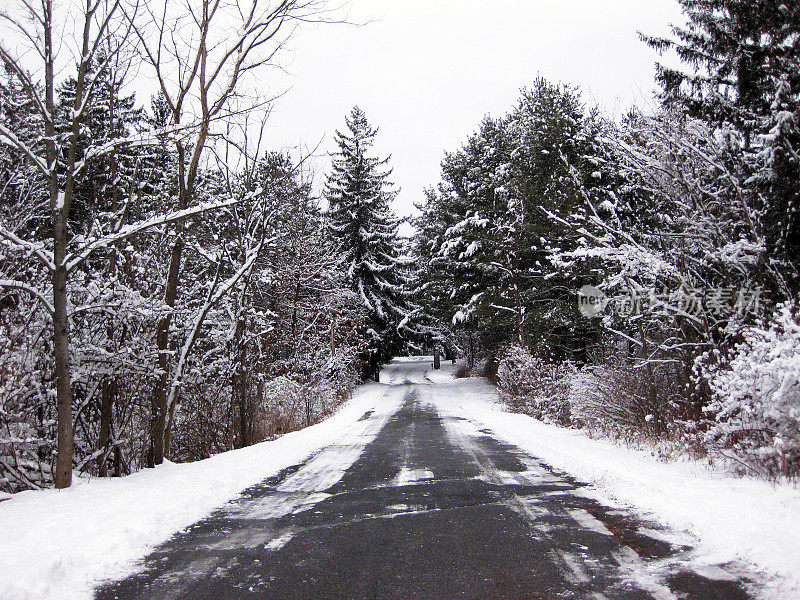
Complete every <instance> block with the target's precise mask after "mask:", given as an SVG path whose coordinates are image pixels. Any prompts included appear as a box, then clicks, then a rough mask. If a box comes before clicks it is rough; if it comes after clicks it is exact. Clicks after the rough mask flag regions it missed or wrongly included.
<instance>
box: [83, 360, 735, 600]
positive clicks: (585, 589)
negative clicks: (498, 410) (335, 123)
mask: <svg viewBox="0 0 800 600" xmlns="http://www.w3.org/2000/svg"><path fill="white" fill-rule="evenodd" d="M427 367H428V365H427V363H423V362H419V363H406V364H400V365H394V366H393V367H391V368H393V369H394V370H393V371H391V372H390V373H389V375H390V377H388V378H387V379H389V380H390V382H389V383H388V384H387V385H385V386H383V387H385V391H384V392H382V393H383V396H384V397H386V398H390V397H392V395H397V396H396V397H397V401H396V406H398V407H399V408H398V409H397V410H393V411H391V412H390V414H382V413H381V412H380V411H378V410H376V411H368V412H367V413H365V414H364V415H363V416H362V417H361V418H360V419H359V422H358V423H355V424H354V428H353V430H352V431H351V432H349V435H345V434H346V433H347V432H343V437H342V443H341V444H336V445H333V446H329V447H327V448H325V449H323V450H322V451H321V452H319V453H318V454H317V455H315V456H313V457H311V458H310V459H309V460H307V461H306V462H305V463H303V464H302V465H297V466H295V467H292V468H290V469H287V470H286V471H284V472H282V473H280V474H279V475H278V476H276V477H273V478H270V479H267V480H266V481H264V482H262V483H261V484H259V485H257V486H254V487H252V488H250V489H248V490H246V491H245V492H244V493H243V494H242V495H241V497H240V498H238V499H236V500H235V501H232V502H231V503H229V504H227V505H225V506H223V507H221V508H220V509H218V510H217V511H215V512H214V513H213V514H212V515H210V516H209V517H208V518H206V519H204V520H202V521H200V522H198V523H196V524H195V525H193V526H191V527H189V528H188V529H186V530H185V531H183V532H180V533H178V534H176V535H175V536H174V537H173V538H172V539H171V540H169V541H168V542H167V543H165V544H163V545H162V546H161V547H159V548H157V549H156V551H154V552H153V553H152V554H151V555H150V556H148V557H147V558H146V559H144V560H143V561H142V564H141V567H140V570H139V572H138V573H137V574H135V575H133V576H130V577H128V578H127V579H124V580H122V581H119V582H113V583H108V584H106V585H105V586H103V587H101V588H99V589H98V590H97V591H96V598H97V599H98V600H108V599H112V598H114V599H134V598H136V599H147V600H177V599H198V600H199V599H207V600H223V599H254V598H270V599H276V600H278V599H280V600H292V599H312V598H313V599H323V600H334V599H348V600H360V599H387V600H388V599H397V600H418V599H436V600H443V599H456V598H459V599H460V598H464V599H475V600H478V599H506V600H512V599H519V600H522V599H526V600H527V599H537V600H543V599H578V598H581V599H583V598H586V599H591V600H603V599H608V600H612V599H626V600H628V599H629V600H638V599H655V600H690V599H704V600H705V599H719V600H740V599H745V598H749V596H748V595H747V593H746V592H745V591H744V588H743V586H742V584H741V583H740V582H739V581H738V580H737V578H736V577H735V576H732V575H730V574H729V573H728V572H726V571H725V570H723V569H721V568H719V567H708V566H707V565H706V566H702V567H701V566H699V565H693V564H692V561H691V559H690V558H689V557H690V556H691V549H690V548H688V547H686V546H683V545H681V544H679V543H675V541H674V538H673V537H671V535H670V532H669V531H667V530H664V529H663V528H661V527H659V526H658V525H657V524H655V523H650V522H644V521H642V520H640V519H639V518H637V517H636V516H634V515H633V514H631V513H629V512H626V511H623V510H619V509H616V510H614V509H611V508H607V507H604V506H602V505H600V504H598V503H597V502H596V501H594V500H592V499H591V498H590V497H589V495H588V494H586V493H584V490H583V488H584V487H585V485H584V484H582V483H580V482H577V481H575V480H573V479H571V478H570V477H568V476H566V475H565V474H563V473H559V472H555V471H554V470H553V469H551V468H549V467H548V466H547V465H546V464H543V463H542V462H541V461H539V460H537V459H536V458H535V457H532V456H529V455H527V454H525V453H523V452H522V451H520V450H519V449H517V448H515V447H512V446H509V445H507V444H505V443H503V442H501V441H499V440H497V439H496V438H495V437H493V435H492V432H491V431H489V430H480V429H476V427H479V426H476V424H474V423H471V422H469V421H467V420H466V419H464V418H463V417H459V416H458V415H453V414H448V413H443V412H442V411H439V410H437V407H436V404H435V402H430V401H429V400H430V398H432V397H433V396H434V395H435V390H436V384H432V383H430V382H427V381H426V380H425V378H424V372H425V369H426V368H427ZM411 381H417V382H418V383H411ZM376 389H378V390H379V391H378V392H376V393H378V394H379V395H380V394H381V392H380V389H381V388H376ZM387 401H388V400H387ZM676 493H679V491H678V490H676ZM670 540H672V541H670Z"/></svg>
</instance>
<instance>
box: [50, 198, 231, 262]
mask: <svg viewBox="0 0 800 600" xmlns="http://www.w3.org/2000/svg"><path fill="white" fill-rule="evenodd" d="M246 198H247V196H245V197H242V198H231V199H228V200H223V201H221V202H204V203H202V204H198V205H197V206H194V207H192V208H185V209H183V210H177V211H173V212H170V213H167V214H165V215H158V216H156V217H151V218H150V219H145V220H144V221H140V222H138V223H132V224H130V225H125V226H124V227H122V228H120V230H119V231H117V232H115V233H112V234H109V235H106V236H103V237H101V238H98V239H96V240H95V241H93V242H91V243H90V244H88V245H86V246H85V247H84V248H83V249H82V250H81V251H80V252H78V253H77V254H70V255H68V256H67V260H66V261H65V262H66V265H67V272H68V273H71V272H72V271H74V270H75V269H76V268H78V266H80V264H81V263H82V262H83V261H85V260H86V259H87V258H89V256H91V254H92V253H93V252H94V251H95V250H98V249H100V248H107V247H108V246H110V245H111V244H114V243H116V242H119V241H121V240H124V239H126V238H129V237H131V236H134V235H136V234H138V233H141V232H143V231H147V230H148V229H152V228H153V227H158V226H159V225H166V224H168V223H172V222H174V221H179V220H181V219H185V218H187V217H191V216H193V215H197V214H200V213H204V212H208V211H210V210H219V209H221V208H225V207H226V206H233V205H235V204H239V203H240V202H242V201H244V200H245V199H246Z"/></svg>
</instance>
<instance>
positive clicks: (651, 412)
mask: <svg viewBox="0 0 800 600" xmlns="http://www.w3.org/2000/svg"><path fill="white" fill-rule="evenodd" d="M679 395H680V390H679V386H678V383H677V381H676V380H675V378H674V376H671V375H669V374H666V373H660V372H658V371H657V370H653V371H648V370H647V369H645V368H643V367H641V366H638V365H635V364H605V365H597V366H592V367H584V368H583V369H582V370H581V371H579V372H577V373H576V374H575V375H574V376H573V377H572V379H571V395H570V404H571V405H572V411H573V419H574V420H575V422H576V424H578V425H580V426H585V427H588V428H589V429H591V430H593V431H595V432H599V433H602V434H603V435H606V436H611V437H614V438H617V439H624V440H626V441H627V442H629V443H636V442H639V441H643V440H644V441H647V442H650V443H653V442H656V441H667V440H669V441H672V442H676V441H677V440H678V438H679V437H680V435H679V433H680V431H682V425H681V424H682V422H683V421H682V419H681V418H680V417H681V414H680V413H681V406H682V405H681V403H680V402H679V401H678V398H679Z"/></svg>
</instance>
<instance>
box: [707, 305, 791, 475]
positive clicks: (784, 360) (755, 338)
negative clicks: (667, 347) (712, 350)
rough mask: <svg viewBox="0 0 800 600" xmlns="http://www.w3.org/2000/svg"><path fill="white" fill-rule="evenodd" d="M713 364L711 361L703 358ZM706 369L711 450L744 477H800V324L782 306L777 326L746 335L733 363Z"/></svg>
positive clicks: (755, 328) (787, 307) (777, 318)
mask: <svg viewBox="0 0 800 600" xmlns="http://www.w3.org/2000/svg"><path fill="white" fill-rule="evenodd" d="M703 358H704V360H705V361H707V362H708V361H709V359H710V358H713V357H709V356H705V357H703ZM720 362H722V365H721V366H719V367H716V368H712V369H705V370H704V373H705V375H706V376H707V377H708V380H709V384H710V386H711V389H712V391H713V394H714V399H713V401H712V403H711V404H710V405H709V406H708V407H707V408H706V409H705V411H706V413H707V414H708V416H709V418H710V419H711V420H712V422H713V424H712V426H711V428H710V430H709V431H708V433H707V441H708V443H709V444H710V446H711V448H712V449H714V450H716V451H717V452H718V453H719V454H720V455H721V456H723V457H724V458H725V459H727V460H728V462H730V463H731V464H732V465H733V466H734V468H735V469H737V470H738V471H740V472H742V473H743V474H745V473H750V474H758V475H762V476H767V477H771V478H775V477H781V476H785V477H789V478H795V479H796V478H798V476H800V320H798V316H797V307H796V305H792V304H790V303H787V304H784V305H782V306H780V307H779V308H778V310H777V312H776V314H775V317H774V319H773V322H772V323H771V325H769V326H765V327H750V328H747V329H746V330H745V331H744V342H742V343H741V344H740V345H738V346H737V347H736V350H735V352H734V355H733V357H732V359H731V360H730V361H729V362H727V364H725V361H720Z"/></svg>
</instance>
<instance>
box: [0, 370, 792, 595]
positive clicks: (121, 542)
mask: <svg viewBox="0 0 800 600" xmlns="http://www.w3.org/2000/svg"><path fill="white" fill-rule="evenodd" d="M426 363H427V365H426ZM429 365H430V357H426V358H420V359H417V360H408V359H406V360H398V361H396V362H395V363H393V364H391V365H388V366H387V367H386V369H385V370H384V372H383V374H382V382H383V383H382V384H374V383H369V384H367V385H365V386H362V387H361V388H360V389H359V390H358V392H357V393H356V395H355V397H354V398H353V399H352V400H350V401H349V402H347V403H346V404H345V405H344V406H343V407H342V408H341V409H340V410H339V411H338V412H337V413H336V414H335V415H334V416H333V417H331V418H330V419H328V420H327V421H325V422H323V423H320V424H318V425H314V426H313V427H309V428H307V429H304V430H302V431H298V432H294V433H291V434H287V435H285V436H283V437H282V438H280V439H278V440H276V441H273V442H266V443H263V444H258V445H255V446H251V447H249V448H245V449H242V450H234V451H231V452H227V453H224V454H220V455H218V456H215V457H212V458H210V459H207V460H204V461H199V462H196V463H191V464H184V465H176V464H165V465H162V466H161V467H159V468H157V469H150V470H145V471H142V472H140V473H137V474H135V475H132V476H130V477H126V478H122V479H110V480H99V479H95V480H92V481H89V482H80V483H79V484H78V485H76V486H74V487H73V488H71V489H68V490H62V491H56V490H46V491H38V492H24V493H21V494H16V495H15V496H13V497H12V498H11V499H9V500H6V501H0V540H2V542H0V598H2V599H3V600H17V599H28V598H31V599H44V598H47V599H69V600H73V599H83V598H90V597H91V590H92V587H93V585H94V584H96V583H97V582H99V581H101V580H103V579H107V578H119V577H122V576H124V575H126V574H128V573H130V572H131V571H132V570H133V569H134V568H135V566H136V561H137V560H138V559H139V558H141V557H143V556H144V555H146V554H147V553H148V552H149V551H150V550H151V549H152V548H153V547H155V546H156V545H158V544H159V543H161V542H163V541H165V540H166V539H168V538H169V537H170V536H171V535H172V534H173V533H174V532H176V531H179V530H181V529H183V528H184V527H186V526H187V525H190V524H191V523H194V522H195V521H197V520H199V519H201V518H203V517H204V516H206V515H208V514H209V513H210V512H211V511H212V510H213V509H215V508H217V507H220V506H221V505H223V504H225V503H226V502H227V501H229V500H231V499H233V498H235V497H236V496H238V495H239V493H240V492H241V491H242V490H244V489H245V488H247V487H249V486H250V485H252V484H255V483H258V482H260V481H262V480H263V479H265V478H267V477H269V476H271V475H273V474H275V473H277V472H279V471H280V470H281V469H283V468H285V467H288V466H291V465H294V464H298V463H300V462H303V461H305V460H306V459H308V458H309V457H311V456H314V458H313V459H311V460H310V461H308V462H307V463H306V466H305V467H304V470H301V471H298V472H297V473H296V474H295V475H294V476H293V479H292V481H293V482H294V483H295V484H297V485H299V486H301V487H303V481H305V479H304V478H308V480H309V481H311V480H312V479H314V480H315V481H316V479H319V477H320V476H321V475H322V474H324V478H323V479H324V480H325V482H326V485H329V484H331V483H334V482H335V481H337V480H338V478H340V477H341V476H342V474H343V473H344V471H345V470H346V469H347V468H348V467H349V466H350V465H351V464H352V463H353V462H354V461H355V460H356V459H357V458H358V456H359V455H360V453H361V451H363V448H364V446H365V445H366V444H367V443H369V441H371V440H372V439H373V438H374V436H375V435H376V434H377V432H378V430H379V429H380V427H381V426H382V425H383V424H384V423H385V422H386V420H388V418H389V417H390V416H391V415H392V414H393V413H394V412H395V411H396V410H397V409H398V407H399V406H400V404H401V402H402V398H403V396H404V394H405V392H406V391H407V388H405V386H404V385H403V384H404V383H407V382H409V383H418V384H428V383H431V384H432V385H431V388H430V392H429V393H428V392H426V393H425V394H423V398H424V401H428V402H432V403H433V404H434V405H435V406H436V408H437V410H439V411H440V412H441V413H444V414H448V413H450V414H454V415H458V416H461V417H466V418H468V419H469V420H470V421H472V422H473V423H474V424H475V425H477V426H479V427H488V428H490V429H491V430H492V431H493V432H494V433H495V435H496V436H497V437H498V438H500V439H502V440H505V441H507V442H509V443H511V444H514V445H516V446H518V447H520V448H521V449H523V450H525V451H526V452H528V453H530V454H531V455H533V456H535V457H537V458H538V459H540V460H542V461H544V462H545V463H548V464H549V465H551V466H552V467H555V468H556V469H560V470H562V471H565V472H567V473H570V474H572V475H574V476H575V477H577V478H579V479H582V480H584V481H587V482H592V483H594V485H593V486H589V488H588V493H590V494H592V495H594V496H595V497H596V498H597V499H598V500H600V501H602V502H606V503H609V504H612V505H613V504H618V505H624V506H628V507H632V508H634V509H636V510H638V511H639V512H640V513H641V514H643V515H644V516H648V517H651V518H653V519H654V520H657V521H659V522H660V523H662V524H664V525H667V526H670V527H672V528H673V529H674V530H676V531H677V532H678V534H679V535H681V536H686V539H688V540H690V541H691V542H692V543H693V544H694V545H695V547H696V551H695V557H694V558H695V559H699V560H703V559H705V560H707V562H708V563H709V564H710V565H713V564H719V563H726V562H729V561H737V562H744V563H747V564H749V565H750V566H752V567H754V568H755V569H757V570H759V571H761V573H763V575H764V577H763V579H764V580H765V581H768V582H769V583H768V584H767V587H766V588H765V589H764V590H763V595H764V597H765V598H770V599H771V600H779V599H780V600H788V599H791V598H800V490H798V489H797V488H794V487H790V486H773V485H770V484H768V483H765V482H762V481H753V480H744V479H737V478H733V477H728V476H725V475H724V474H721V473H714V472H710V471H709V470H707V468H706V467H705V466H703V465H700V464H696V463H691V462H681V463H662V462H659V461H658V460H656V459H655V458H654V457H652V456H651V455H650V454H649V453H647V452H644V451H636V450H631V449H628V448H625V447H622V446H618V445H616V444H613V443H610V442H606V441H598V440H593V439H590V438H588V437H587V436H586V435H584V434H583V433H581V432H578V431H573V430H566V429H561V428H558V427H554V426H550V425H546V424H543V423H541V422H538V421H536V420H534V419H532V418H530V417H527V416H524V415H518V414H512V413H509V412H506V411H505V410H503V407H502V406H501V405H500V404H499V403H498V401H497V392H496V390H495V389H494V388H493V387H492V386H491V385H489V384H488V383H487V382H486V381H485V380H482V379H477V378H473V379H459V380H454V379H453V378H452V376H451V371H452V368H453V367H452V365H450V364H449V363H448V364H446V363H444V362H443V369H442V370H441V371H432V370H431V369H430V368H429ZM385 384H389V385H385ZM368 411H373V413H372V414H371V418H369V419H363V420H359V419H360V418H361V417H362V416H363V415H364V414H365V413H366V412H368ZM331 445H334V446H333V447H329V448H328V449H327V450H325V451H323V452H320V450H322V449H323V448H325V447H328V446H331ZM306 476H308V477H306ZM400 476H402V477H406V478H417V479H419V478H422V479H424V478H425V477H426V476H427V474H426V473H422V472H420V473H416V472H414V473H412V472H408V473H405V472H403V473H401V475H400ZM315 478H316V479H315ZM295 480H296V481H295ZM318 487H319V486H317V487H313V489H312V488H309V493H310V494H312V495H313V493H314V492H315V491H316V490H317V489H318ZM303 489H304V488H303ZM317 495H319V494H317ZM322 496H324V494H323V495H322ZM314 497H315V498H316V496H314Z"/></svg>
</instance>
